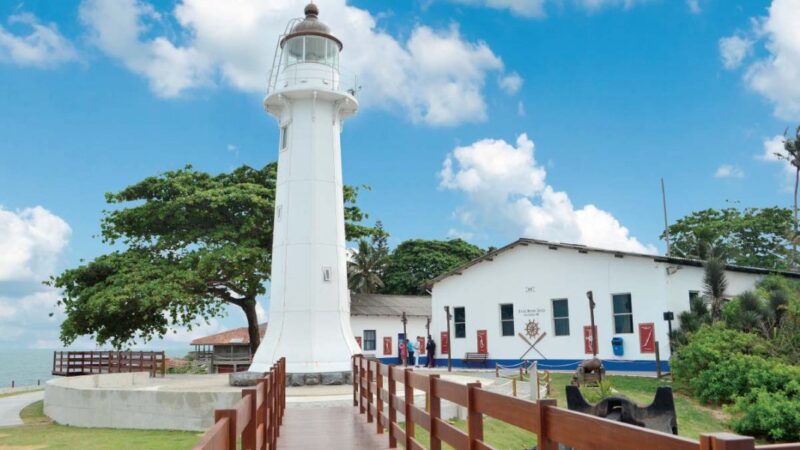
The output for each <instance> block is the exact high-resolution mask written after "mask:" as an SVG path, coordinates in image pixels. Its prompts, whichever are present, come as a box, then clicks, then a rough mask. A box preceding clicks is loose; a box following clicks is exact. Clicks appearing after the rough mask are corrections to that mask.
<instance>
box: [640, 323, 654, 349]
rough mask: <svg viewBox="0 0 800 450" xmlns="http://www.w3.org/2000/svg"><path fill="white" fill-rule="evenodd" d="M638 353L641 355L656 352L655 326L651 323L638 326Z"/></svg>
mask: <svg viewBox="0 0 800 450" xmlns="http://www.w3.org/2000/svg"><path fill="white" fill-rule="evenodd" d="M639 351H640V352H642V353H655V352H656V326H655V324H653V323H640V324H639Z"/></svg>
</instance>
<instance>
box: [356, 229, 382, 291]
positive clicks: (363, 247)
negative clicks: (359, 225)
mask: <svg viewBox="0 0 800 450" xmlns="http://www.w3.org/2000/svg"><path fill="white" fill-rule="evenodd" d="M385 266H386V251H385V250H384V249H382V248H380V247H377V248H375V247H373V246H371V245H370V243H369V242H368V241H366V240H364V239H362V240H361V241H359V243H358V251H357V252H353V255H352V258H351V260H350V261H349V262H348V263H347V278H348V283H347V284H348V285H349V287H350V290H351V291H353V292H358V293H361V294H372V293H375V292H377V291H378V290H379V289H380V288H382V287H383V280H381V275H382V274H383V268H384V267H385Z"/></svg>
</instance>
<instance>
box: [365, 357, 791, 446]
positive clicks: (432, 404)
mask: <svg viewBox="0 0 800 450" xmlns="http://www.w3.org/2000/svg"><path fill="white" fill-rule="evenodd" d="M352 366H353V406H354V407H358V408H359V412H360V413H361V414H367V421H368V422H371V421H372V419H373V418H375V420H376V421H377V422H378V426H377V432H378V434H382V433H383V432H384V430H387V431H388V433H387V434H388V441H389V447H390V448H395V447H397V443H398V441H399V442H401V443H402V444H403V446H404V447H405V448H407V449H418V448H425V447H428V448H430V449H431V450H440V449H441V448H442V443H443V442H444V443H446V444H449V445H450V446H452V447H453V448H454V449H456V450H472V449H492V448H493V447H492V446H491V445H490V444H488V443H487V442H485V441H484V436H483V420H484V416H489V417H492V418H494V419H496V420H499V421H501V422H504V423H507V424H509V425H513V426H516V427H518V428H521V429H523V430H527V431H529V432H531V433H533V434H536V435H537V438H538V448H539V450H557V449H558V448H559V444H563V445H566V446H568V447H574V448H597V449H619V450H635V449H640V448H643V447H642V443H644V442H646V443H647V444H646V447H647V448H648V449H654V450H667V449H669V450H800V443H798V444H773V445H761V446H758V447H756V445H755V440H754V439H753V438H751V437H746V436H739V435H735V434H731V433H711V434H703V435H701V437H700V440H699V441H696V440H692V439H687V438H684V437H680V436H675V435H672V434H666V433H661V432H658V431H654V430H648V429H646V428H641V427H637V426H633V425H628V424H625V423H621V422H615V421H611V420H606V419H603V418H599V417H595V416H591V415H588V414H583V413H579V412H576V411H569V410H566V409H562V408H558V407H557V405H556V401H555V400H539V401H538V402H533V401H529V400H524V399H520V398H515V397H511V396H508V395H503V394H498V393H494V392H489V391H486V390H483V389H482V388H481V385H480V383H469V384H467V385H463V384H459V383H455V382H452V381H447V380H443V379H441V378H439V376H438V375H426V374H420V373H418V372H413V371H412V370H411V369H403V368H401V367H397V366H393V365H387V364H383V363H381V362H380V361H378V360H375V359H370V360H368V359H367V358H365V357H364V356H362V355H355V356H354V357H353V364H352ZM547 375H548V378H549V374H547ZM384 378H385V379H384ZM548 381H549V380H548ZM398 383H400V384H402V385H403V388H402V389H401V390H400V389H399V388H398V386H397V384H398ZM398 390H400V392H399V393H398ZM415 390H418V391H422V392H425V393H426V399H427V402H426V403H427V404H426V405H425V407H424V408H422V407H421V406H422V405H415V404H414V391H415ZM442 400H446V401H449V402H452V403H454V404H456V405H459V406H462V407H464V408H466V410H467V431H466V432H464V431H463V430H461V429H459V428H456V427H455V426H453V425H452V424H450V423H449V422H448V421H447V420H446V419H445V418H442V417H441V403H442ZM397 411H400V412H402V413H403V415H404V417H405V428H403V427H401V426H400V423H399V422H398V420H397ZM415 426H420V427H422V428H424V429H426V430H428V432H429V433H428V435H429V442H428V445H427V446H426V445H423V443H421V442H419V441H418V440H417V437H416V432H415ZM531 444H532V443H531Z"/></svg>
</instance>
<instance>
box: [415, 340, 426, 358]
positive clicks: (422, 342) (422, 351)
mask: <svg viewBox="0 0 800 450" xmlns="http://www.w3.org/2000/svg"><path fill="white" fill-rule="evenodd" d="M417 343H418V344H419V354H420V355H424V354H425V338H424V337H422V336H420V337H418V338H417Z"/></svg>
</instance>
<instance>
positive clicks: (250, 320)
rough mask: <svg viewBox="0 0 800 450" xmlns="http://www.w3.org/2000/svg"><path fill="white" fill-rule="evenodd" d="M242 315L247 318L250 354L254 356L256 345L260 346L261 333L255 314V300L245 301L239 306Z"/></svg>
mask: <svg viewBox="0 0 800 450" xmlns="http://www.w3.org/2000/svg"><path fill="white" fill-rule="evenodd" d="M240 306H241V308H242V310H243V311H244V315H245V316H247V334H248V335H249V336H250V354H251V355H255V354H256V350H257V349H258V345H259V344H261V333H260V332H259V329H258V314H257V313H256V300H255V299H247V300H245V301H244V303H242V304H241V305H240Z"/></svg>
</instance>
